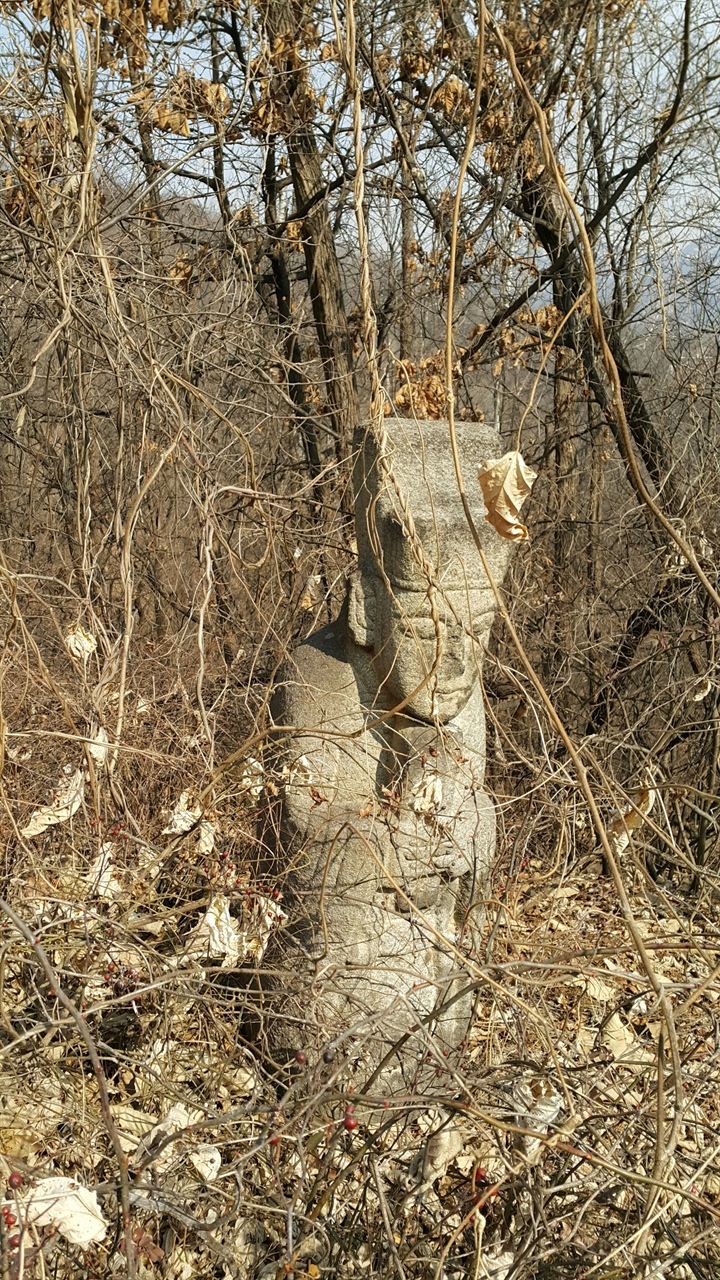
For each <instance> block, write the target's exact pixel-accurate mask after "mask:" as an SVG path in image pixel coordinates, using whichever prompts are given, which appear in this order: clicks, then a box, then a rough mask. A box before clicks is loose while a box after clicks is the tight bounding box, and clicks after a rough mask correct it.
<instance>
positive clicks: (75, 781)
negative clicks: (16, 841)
mask: <svg viewBox="0 0 720 1280" xmlns="http://www.w3.org/2000/svg"><path fill="white" fill-rule="evenodd" d="M65 774H66V777H65V780H64V781H61V782H60V784H59V786H58V788H57V790H56V792H55V795H54V796H53V799H52V801H51V802H50V804H44V805H42V806H41V808H39V809H36V810H35V812H34V813H32V814H31V815H30V820H29V822H28V823H27V825H26V826H24V827H23V828H22V830H21V831H20V835H21V836H22V838H23V840H30V839H32V837H33V836H39V835H41V834H42V832H43V831H47V829H48V827H54V826H56V825H57V824H58V823H59V822H67V821H68V819H69V818H72V816H73V814H74V813H77V811H78V809H79V808H80V805H81V804H82V802H83V795H84V794H85V770H84V769H76V770H75V771H74V772H72V766H70V765H67V766H66V768H65Z"/></svg>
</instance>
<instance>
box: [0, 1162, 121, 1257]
mask: <svg viewBox="0 0 720 1280" xmlns="http://www.w3.org/2000/svg"><path fill="white" fill-rule="evenodd" d="M16 1203H17V1207H18V1208H19V1211H20V1222H21V1224H22V1225H23V1226H33V1227H36V1228H43V1227H50V1228H53V1229H54V1230H55V1231H58V1232H59V1233H60V1235H62V1236H64V1237H65V1239H66V1240H69V1242H70V1244H77V1245H80V1247H81V1248H82V1249H86V1248H87V1247H88V1245H91V1244H98V1243H99V1242H100V1241H101V1240H104V1239H105V1236H106V1235H107V1223H106V1221H105V1219H104V1217H103V1215H102V1212H101V1210H100V1206H99V1204H98V1198H97V1194H96V1193H95V1192H94V1191H88V1189H87V1187H83V1186H81V1185H80V1183H79V1182H77V1181H76V1180H75V1179H74V1178H61V1177H58V1178H43V1179H42V1180H41V1181H40V1182H38V1184H37V1186H35V1187H33V1188H32V1190H30V1191H29V1192H28V1193H27V1195H26V1196H23V1197H20V1198H19V1200H18V1201H17V1202H16V1201H14V1200H13V1201H11V1204H12V1207H13V1208H15V1206H16Z"/></svg>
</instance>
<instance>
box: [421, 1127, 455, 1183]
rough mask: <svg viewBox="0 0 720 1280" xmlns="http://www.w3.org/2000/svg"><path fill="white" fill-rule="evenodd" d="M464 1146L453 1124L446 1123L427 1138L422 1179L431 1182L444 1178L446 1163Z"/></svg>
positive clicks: (424, 1181)
mask: <svg viewBox="0 0 720 1280" xmlns="http://www.w3.org/2000/svg"><path fill="white" fill-rule="evenodd" d="M464 1146H465V1139H464V1137H463V1135H462V1133H461V1131H460V1129H459V1128H458V1126H457V1125H455V1124H449V1125H446V1126H445V1128H444V1129H440V1130H439V1131H438V1132H437V1133H433V1134H432V1136H431V1137H430V1138H428V1140H427V1143H426V1145H425V1150H424V1152H423V1160H422V1180H423V1183H425V1184H432V1183H433V1182H436V1181H437V1179H438V1178H444V1177H445V1174H446V1173H447V1169H448V1165H449V1164H450V1163H451V1162H452V1161H453V1160H454V1159H455V1157H456V1156H457V1155H459V1154H460V1152H461V1151H462V1149H463V1147H464Z"/></svg>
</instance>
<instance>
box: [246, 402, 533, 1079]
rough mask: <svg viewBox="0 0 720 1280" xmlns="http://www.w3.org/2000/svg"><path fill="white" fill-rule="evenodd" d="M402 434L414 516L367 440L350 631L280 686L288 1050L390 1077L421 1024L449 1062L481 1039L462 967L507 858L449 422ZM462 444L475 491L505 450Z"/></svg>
mask: <svg viewBox="0 0 720 1280" xmlns="http://www.w3.org/2000/svg"><path fill="white" fill-rule="evenodd" d="M387 430H388V443H389V454H388V461H389V464H390V467H391V468H392V472H393V475H394V477H395V479H396V481H397V485H398V487H399V489H400V490H401V493H402V494H403V495H404V498H405V499H406V507H405V510H403V504H402V502H401V501H400V500H399V499H398V496H397V493H396V491H395V486H394V485H393V483H391V482H389V481H388V478H387V475H386V474H385V472H384V470H383V468H382V467H381V466H380V464H379V460H378V457H377V447H376V445H375V443H374V441H373V439H372V438H371V437H369V436H368V437H365V438H364V439H362V438H360V437H359V438H358V441H357V447H358V453H357V463H356V467H355V477H354V479H355V501H356V523H357V539H358V571H357V573H356V574H355V575H354V576H353V577H352V579H351V581H350V583H349V587H348V593H347V599H346V602H345V606H344V608H343V610H342V611H341V614H340V616H339V618H338V619H337V621H336V622H334V623H333V624H332V625H331V626H328V627H324V628H323V629H322V630H321V631H318V632H316V633H315V634H314V635H312V636H310V638H309V639H308V640H307V641H306V642H305V643H304V644H302V645H300V646H299V648H298V649H297V650H296V651H295V652H294V653H293V654H292V656H291V657H290V659H289V661H288V662H287V663H286V664H285V666H284V668H283V670H282V671H281V673H280V677H279V680H278V685H277V689H276V691H275V696H274V698H273V703H272V716H273V720H274V723H275V726H276V741H277V757H278V769H279V773H280V778H281V784H280V795H279V799H278V804H277V806H276V809H275V811H274V813H273V814H272V815H271V816H272V821H271V822H269V823H268V824H267V827H266V831H265V840H266V843H267V844H268V845H269V846H270V847H271V848H272V850H273V852H272V855H271V856H272V857H273V858H274V860H275V863H276V868H277V871H278V872H279V874H280V875H281V878H282V880H283V883H284V885H285V903H284V905H285V909H286V910H287V911H288V913H289V916H290V920H289V924H288V927H287V928H286V929H285V930H284V931H283V933H282V935H281V937H280V939H279V943H278V948H277V951H276V954H275V956H274V957H273V963H274V964H275V965H277V966H278V967H279V968H281V969H282V970H283V971H284V973H285V974H286V975H287V977H286V979H285V980H284V981H283V982H282V983H279V984H278V983H277V982H276V983H275V985H274V988H272V989H270V990H269V991H268V992H267V1014H268V1021H267V1034H268V1040H269V1044H270V1046H271V1048H272V1049H273V1050H274V1051H275V1052H276V1053H277V1054H278V1055H281V1054H282V1051H283V1048H286V1049H288V1050H289V1049H293V1048H297V1047H299V1046H303V1047H305V1048H307V1047H308V1046H310V1045H313V1044H315V1045H317V1047H318V1048H320V1047H322V1046H325V1045H327V1044H328V1043H329V1042H332V1041H337V1040H341V1041H342V1042H343V1044H344V1045H345V1046H346V1047H347V1048H348V1049H349V1048H350V1047H351V1046H352V1049H353V1052H361V1051H362V1052H364V1055H365V1060H366V1062H367V1064H368V1066H369V1067H371V1068H372V1067H373V1066H375V1065H377V1063H378V1062H379V1061H380V1060H381V1059H382V1058H383V1056H384V1055H385V1053H386V1052H388V1051H389V1050H390V1049H391V1048H392V1045H393V1044H394V1043H395V1042H396V1041H397V1039H398V1037H399V1036H401V1035H403V1033H405V1032H407V1031H408V1029H409V1028H410V1027H411V1026H416V1025H417V1024H418V1019H419V1020H420V1021H422V1019H423V1018H428V1022H427V1029H426V1032H425V1033H424V1034H426V1036H427V1037H432V1042H433V1043H434V1044H437V1045H438V1046H440V1047H441V1048H448V1047H453V1046H456V1045H457V1044H458V1043H459V1042H460V1041H461V1040H462V1038H463V1036H464V1034H465V1031H466V1029H467V1024H468V1018H469V1014H470V1006H471V997H470V995H465V996H463V997H461V998H460V999H457V998H456V997H457V995H458V992H461V991H462V989H463V987H464V986H467V982H468V980H467V973H465V974H463V966H462V954H463V953H464V952H465V951H467V949H468V948H469V947H471V946H472V944H473V940H474V939H475V938H476V937H477V934H478V931H479V928H480V926H481V923H482V918H483V910H484V908H483V901H484V898H485V896H486V889H487V881H488V875H489V871H490V866H491V863H492V858H493V852H494V845H495V823H494V815H493V810H492V805H491V802H490V800H489V798H488V796H487V794H486V792H485V791H484V790H483V785H482V784H483V777H484V771H485V715H484V709H483V700H482V692H481V688H480V682H479V672H480V667H481V662H482V652H483V646H484V645H485V643H486V641H487V638H488V635H489V632H490V627H491V624H492V619H493V611H494V597H493V595H492V592H491V589H490V587H489V584H488V582H487V580H486V576H485V573H484V570H483V568H482V564H481V562H480V560H479V557H478V555H477V551H476V548H475V546H474V543H473V541H472V537H471V534H470V531H469V529H468V527H467V523H466V521H465V517H464V514H463V511H462V506H461V503H460V499H459V496H458V492H457V486H456V483H455V475H454V470H453V465H452V457H451V451H450V444H449V435H448V428H447V424H446V423H443V422H423V423H421V424H417V423H415V422H412V421H409V420H400V421H397V420H393V421H389V422H388V424H387ZM458 441H459V446H460V456H461V460H462V463H463V468H464V471H465V473H466V475H467V482H466V483H467V485H468V488H469V489H470V491H471V492H472V493H476V492H477V491H476V488H475V480H474V476H475V470H476V466H477V463H478V462H479V461H482V460H483V459H484V458H486V457H488V456H492V455H493V454H496V453H497V450H498V441H497V439H496V437H495V436H494V433H492V432H491V431H490V430H488V429H487V428H486V427H485V426H483V425H480V424H476V423H472V424H469V423H463V424H460V425H459V427H458ZM474 507H475V518H476V523H477V527H478V530H479V531H480V534H481V537H482V539H483V544H484V548H485V550H486V554H487V556H488V560H489V562H490V565H491V569H492V572H493V575H494V576H495V577H496V578H497V579H498V580H502V577H503V575H504V572H505V568H506V566H507V562H508V557H509V553H510V546H509V544H507V543H504V542H503V541H502V540H501V539H500V538H499V537H498V536H497V534H496V533H495V532H494V531H493V530H492V529H490V527H489V525H487V524H486V523H485V522H484V519H483V505H482V501H481V499H480V498H479V497H478V499H477V501H476V502H475V504H474ZM408 511H409V512H410V516H411V518H412V522H413V523H414V528H415V533H416V540H415V546H413V538H412V537H411V536H410V534H409V525H410V520H409V519H408V515H407V512H408ZM418 541H419V543H420V548H421V549H420V550H418V545H417V543H418ZM429 584H430V585H429ZM433 615H434V616H433ZM438 639H439V641H440V653H439V661H438V660H437V655H438ZM421 1034H422V1033H421ZM417 1058H418V1042H417V1039H415V1040H414V1041H413V1043H412V1049H410V1047H409V1046H408V1048H407V1049H406V1050H405V1051H404V1052H401V1053H399V1054H398V1055H396V1056H395V1057H394V1058H393V1060H392V1065H388V1066H387V1067H386V1068H385V1070H384V1072H383V1081H382V1083H383V1087H384V1088H385V1090H386V1091H387V1090H388V1089H389V1088H391V1087H393V1088H394V1087H400V1086H402V1084H403V1083H404V1085H405V1086H410V1085H412V1084H415V1085H416V1084H417V1078H416V1075H415V1069H416V1065H417ZM403 1078H404V1080H403Z"/></svg>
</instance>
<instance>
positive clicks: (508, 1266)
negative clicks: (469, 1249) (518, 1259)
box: [478, 1245, 515, 1280]
mask: <svg viewBox="0 0 720 1280" xmlns="http://www.w3.org/2000/svg"><path fill="white" fill-rule="evenodd" d="M514 1264H515V1254H514V1253H508V1251H507V1250H506V1249H503V1247H502V1245H495V1246H494V1247H493V1248H492V1249H490V1250H489V1251H488V1252H487V1253H483V1255H482V1257H481V1259H480V1271H479V1273H478V1274H479V1275H480V1276H483V1277H485V1280H507V1277H508V1276H509V1275H510V1272H511V1270H512V1268H513V1266H514Z"/></svg>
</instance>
